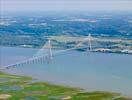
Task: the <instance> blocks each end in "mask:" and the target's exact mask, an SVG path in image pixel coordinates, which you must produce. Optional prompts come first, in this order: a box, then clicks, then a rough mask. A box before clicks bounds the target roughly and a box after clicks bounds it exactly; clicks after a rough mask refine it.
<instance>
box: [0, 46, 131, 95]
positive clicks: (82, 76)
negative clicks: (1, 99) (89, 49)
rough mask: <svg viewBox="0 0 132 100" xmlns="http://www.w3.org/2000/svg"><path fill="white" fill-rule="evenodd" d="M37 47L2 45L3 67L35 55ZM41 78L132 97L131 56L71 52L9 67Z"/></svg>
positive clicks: (18, 73) (14, 72) (9, 71)
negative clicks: (49, 59) (49, 58)
mask: <svg viewBox="0 0 132 100" xmlns="http://www.w3.org/2000/svg"><path fill="white" fill-rule="evenodd" d="M37 51H38V50H37V49H29V48H14V47H1V64H0V65H1V66H4V65H8V64H11V63H15V62H17V61H21V60H24V59H28V58H30V57H32V56H33V55H34V54H35V53H36V52H37ZM6 72H8V73H12V74H17V75H29V76H32V77H34V78H37V79H38V80H40V81H47V82H52V83H55V84H64V85H69V86H73V87H80V88H83V89H86V90H88V91H95V90H97V91H112V92H120V93H122V94H123V95H128V96H132V55H127V54H112V53H89V54H88V53H86V52H79V51H69V52H67V53H62V54H60V55H58V56H55V57H53V60H52V61H51V62H50V63H47V62H39V63H36V64H27V65H23V66H19V67H17V68H12V69H8V70H6Z"/></svg>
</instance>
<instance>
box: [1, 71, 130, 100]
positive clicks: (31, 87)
mask: <svg viewBox="0 0 132 100" xmlns="http://www.w3.org/2000/svg"><path fill="white" fill-rule="evenodd" d="M0 79H1V81H0V87H1V89H0V99H1V98H3V99H2V100H4V99H8V100H18V99H23V100H27V98H29V99H33V100H51V99H53V100H85V99H88V100H100V99H110V100H132V98H129V97H123V96H122V95H121V94H119V93H112V92H105V91H93V92H86V91H85V90H82V89H79V88H72V87H68V86H61V85H54V84H51V83H46V82H32V80H33V79H32V78H31V77H26V76H16V75H10V74H6V73H3V72H1V71H0Z"/></svg>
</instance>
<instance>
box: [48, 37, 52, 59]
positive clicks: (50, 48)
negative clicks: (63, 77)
mask: <svg viewBox="0 0 132 100" xmlns="http://www.w3.org/2000/svg"><path fill="white" fill-rule="evenodd" d="M48 52H49V54H48V56H49V58H50V59H52V58H53V54H52V46H51V40H50V39H49V40H48Z"/></svg>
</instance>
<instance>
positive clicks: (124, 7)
mask: <svg viewBox="0 0 132 100" xmlns="http://www.w3.org/2000/svg"><path fill="white" fill-rule="evenodd" d="M32 11H35V12H36V11H38V12H39V11H132V0H111V1H109V0H92V1H91V0H78V1H76V0H54V1H53V0H37V1H35V0H28V1H27V0H22V1H19V0H1V12H2V13H7V12H32Z"/></svg>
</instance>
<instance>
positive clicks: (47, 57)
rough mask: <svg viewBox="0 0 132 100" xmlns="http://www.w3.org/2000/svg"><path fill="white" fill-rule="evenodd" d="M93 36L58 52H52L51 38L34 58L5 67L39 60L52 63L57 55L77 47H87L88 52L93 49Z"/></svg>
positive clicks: (7, 67) (8, 66) (6, 67)
mask: <svg viewBox="0 0 132 100" xmlns="http://www.w3.org/2000/svg"><path fill="white" fill-rule="evenodd" d="M93 39H94V38H93V37H92V36H91V34H89V35H88V36H87V37H86V38H84V39H83V40H82V41H80V42H79V43H77V44H76V45H75V46H74V47H73V48H68V49H65V50H58V51H57V52H54V53H53V52H52V41H51V39H49V40H48V41H47V42H46V43H45V44H44V46H43V47H42V48H41V49H40V50H38V52H37V53H36V54H35V55H33V57H32V58H29V59H27V60H24V61H20V62H16V63H14V64H10V65H7V66H5V67H4V69H10V68H13V67H19V66H21V65H26V64H34V63H38V62H48V63H50V61H51V60H52V59H53V58H54V57H55V56H57V55H59V54H60V53H65V52H67V51H71V50H76V49H83V48H85V49H86V51H87V52H89V51H92V43H91V41H93ZM83 43H85V44H87V45H85V46H83V45H82V44H83ZM45 49H47V51H48V52H46V53H44V52H45Z"/></svg>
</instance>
